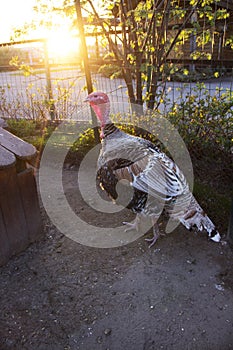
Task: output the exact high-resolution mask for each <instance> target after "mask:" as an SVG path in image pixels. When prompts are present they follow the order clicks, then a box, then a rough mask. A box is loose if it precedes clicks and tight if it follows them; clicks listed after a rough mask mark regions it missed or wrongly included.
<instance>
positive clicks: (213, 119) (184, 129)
mask: <svg viewBox="0 0 233 350" xmlns="http://www.w3.org/2000/svg"><path fill="white" fill-rule="evenodd" d="M167 118H168V119H169V121H171V123H172V124H173V125H174V126H175V127H176V128H177V129H178V131H179V133H180V134H181V136H182V138H183V139H184V141H185V142H186V144H188V145H190V144H193V143H195V144H200V145H201V146H202V147H204V148H206V147H210V146H211V148H214V147H215V148H217V149H219V150H225V151H230V150H231V147H232V126H233V92H232V91H230V90H229V89H228V90H226V91H225V92H222V91H221V89H219V88H216V90H215V92H214V94H213V95H211V94H210V93H209V90H208V89H207V88H206V86H205V85H204V84H203V83H201V84H197V86H196V88H194V89H193V92H192V94H189V95H187V96H186V97H185V98H184V99H183V100H182V101H181V102H179V104H178V103H177V102H174V103H173V105H172V108H171V110H170V111H169V113H168V114H167Z"/></svg>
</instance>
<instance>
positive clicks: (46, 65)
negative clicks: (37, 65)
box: [44, 39, 55, 120]
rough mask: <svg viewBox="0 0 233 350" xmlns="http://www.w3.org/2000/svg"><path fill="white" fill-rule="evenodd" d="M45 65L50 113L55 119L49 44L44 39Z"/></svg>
mask: <svg viewBox="0 0 233 350" xmlns="http://www.w3.org/2000/svg"><path fill="white" fill-rule="evenodd" d="M44 65H45V74H46V89H47V93H48V99H49V114H50V117H51V119H52V120H54V119H55V105H54V101H53V90H52V84H51V74H50V66H49V55H48V45H47V40H46V39H44Z"/></svg>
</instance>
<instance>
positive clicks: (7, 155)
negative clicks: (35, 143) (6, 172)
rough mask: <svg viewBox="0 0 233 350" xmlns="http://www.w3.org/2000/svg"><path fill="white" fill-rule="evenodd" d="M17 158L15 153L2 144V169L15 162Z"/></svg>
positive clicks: (0, 151)
mask: <svg viewBox="0 0 233 350" xmlns="http://www.w3.org/2000/svg"><path fill="white" fill-rule="evenodd" d="M15 161H16V158H15V156H14V154H13V153H11V152H9V151H8V150H6V149H5V148H4V147H2V146H1V145H0V169H3V168H8V167H10V166H13V165H14V164H15Z"/></svg>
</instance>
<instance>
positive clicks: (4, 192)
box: [0, 167, 29, 255]
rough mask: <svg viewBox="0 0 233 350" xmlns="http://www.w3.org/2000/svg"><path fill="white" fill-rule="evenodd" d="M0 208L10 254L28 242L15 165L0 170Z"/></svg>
mask: <svg viewBox="0 0 233 350" xmlns="http://www.w3.org/2000/svg"><path fill="white" fill-rule="evenodd" d="M0 208H1V212H2V217H3V221H4V225H5V230H6V233H7V237H8V242H9V247H10V255H14V254H16V253H19V252H21V251H22V250H23V249H25V248H26V247H27V245H28V244H29V238H28V228H27V223H26V218H25V214H24V210H23V203H22V200H21V197H20V191H19V187H18V183H17V174H16V169H15V167H10V168H6V169H4V170H0Z"/></svg>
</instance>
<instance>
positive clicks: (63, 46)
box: [47, 29, 80, 59]
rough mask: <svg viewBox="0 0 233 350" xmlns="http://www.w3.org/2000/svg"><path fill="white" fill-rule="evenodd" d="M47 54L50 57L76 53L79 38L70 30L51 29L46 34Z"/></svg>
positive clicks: (62, 56)
mask: <svg viewBox="0 0 233 350" xmlns="http://www.w3.org/2000/svg"><path fill="white" fill-rule="evenodd" d="M47 45H48V52H49V56H50V57H52V58H57V59H59V58H65V57H72V56H74V55H77V53H78V51H79V49H80V45H79V39H78V38H77V37H74V35H73V34H72V33H71V32H70V31H68V30H67V31H66V30H62V29H60V30H57V31H52V32H50V33H49V34H48V36H47Z"/></svg>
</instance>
